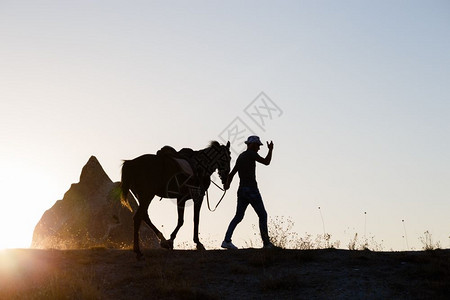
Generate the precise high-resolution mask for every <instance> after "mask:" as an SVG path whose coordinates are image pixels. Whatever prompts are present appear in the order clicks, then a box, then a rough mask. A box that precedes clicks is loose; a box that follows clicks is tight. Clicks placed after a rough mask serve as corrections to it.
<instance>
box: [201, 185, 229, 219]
mask: <svg viewBox="0 0 450 300" xmlns="http://www.w3.org/2000/svg"><path fill="white" fill-rule="evenodd" d="M211 182H212V183H213V184H214V185H215V186H217V187H218V188H219V189H220V190H221V191H223V195H222V197H220V200H219V202H217V204H216V206H215V207H214V209H211V206H210V204H209V194H208V190H206V203H207V204H208V209H209V211H210V212H215V211H216V209H217V207H218V206H219V204H220V202H222V200H223V198H224V197H225V194H226V193H227V191H226V190H225V189H223V188H221V187H220V186H219V185H218V184H217V183H215V182H214V181H212V180H211Z"/></svg>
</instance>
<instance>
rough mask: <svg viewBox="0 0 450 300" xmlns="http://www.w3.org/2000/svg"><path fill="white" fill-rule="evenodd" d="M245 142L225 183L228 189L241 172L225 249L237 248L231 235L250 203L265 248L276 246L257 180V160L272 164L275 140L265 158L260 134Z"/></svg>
mask: <svg viewBox="0 0 450 300" xmlns="http://www.w3.org/2000/svg"><path fill="white" fill-rule="evenodd" d="M245 144H247V150H246V151H244V152H242V153H241V154H240V155H239V157H238V158H237V160H236V164H235V166H234V168H233V170H231V172H230V174H229V175H228V178H227V181H226V183H225V185H224V188H225V190H228V189H229V188H230V184H231V182H232V181H233V177H234V175H236V173H238V174H239V179H240V181H239V188H238V192H237V208H236V214H235V216H234V217H233V219H232V220H231V222H230V225H229V226H228V229H227V232H226V234H225V239H224V241H223V242H222V245H221V246H222V248H225V249H237V247H236V246H235V245H234V244H233V243H232V242H231V237H232V235H233V231H234V229H235V228H236V226H237V225H238V224H239V223H240V222H241V221H242V219H243V218H244V215H245V210H246V209H247V207H248V205H249V204H250V205H251V206H252V207H253V209H254V210H255V212H256V214H257V215H258V218H259V230H260V233H261V238H262V240H263V243H264V248H274V245H273V244H272V243H271V242H270V239H269V234H268V229H267V212H266V209H265V208H264V203H263V201H262V197H261V194H260V192H259V189H258V183H257V182H256V162H259V163H261V164H263V165H266V166H268V165H269V164H270V161H271V160H272V151H273V142H272V141H270V143H269V142H267V147H268V148H269V152H268V153H267V155H266V157H265V158H263V157H261V156H260V155H259V154H258V151H259V149H260V148H261V146H262V145H263V143H261V140H260V139H259V137H258V136H255V135H252V136H249V137H248V139H247V141H246V142H245Z"/></svg>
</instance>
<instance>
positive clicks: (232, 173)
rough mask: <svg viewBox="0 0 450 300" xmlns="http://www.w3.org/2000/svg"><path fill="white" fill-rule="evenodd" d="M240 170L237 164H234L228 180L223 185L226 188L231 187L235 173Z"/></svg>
mask: <svg viewBox="0 0 450 300" xmlns="http://www.w3.org/2000/svg"><path fill="white" fill-rule="evenodd" d="M237 171H238V168H237V164H236V165H235V166H234V168H233V170H231V172H230V174H228V178H227V182H225V184H224V185H223V188H224V190H228V189H229V188H230V185H231V182H232V181H233V177H234V175H236V173H237Z"/></svg>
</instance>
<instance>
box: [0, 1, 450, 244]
mask: <svg viewBox="0 0 450 300" xmlns="http://www.w3.org/2000/svg"><path fill="white" fill-rule="evenodd" d="M449 30H450V2H448V1H312V0H311V1H226V2H224V1H157V2H156V1H20V0H18V1H17V0H16V1H5V0H0V41H1V42H0V101H1V102H0V105H1V106H0V125H1V126H0V139H1V147H0V164H1V166H2V167H1V170H2V172H1V174H0V189H1V190H2V200H1V201H2V209H1V210H0V236H1V241H0V248H4V247H12V248H14V247H28V246H29V244H30V243H31V237H32V232H33V229H34V226H35V225H36V223H37V222H38V221H39V219H40V217H41V216H42V214H43V213H44V212H45V210H46V209H49V208H50V207H51V206H52V205H53V204H54V203H55V201H56V200H59V199H62V198H63V196H64V193H65V192H66V191H67V190H68V189H69V188H70V185H71V184H72V183H76V182H78V180H79V175H80V172H81V168H82V167H83V165H84V164H85V163H86V162H87V161H88V159H89V157H90V156H91V155H95V156H96V157H97V158H98V160H99V161H100V163H101V164H102V165H103V167H104V169H105V171H106V172H107V174H108V175H109V176H110V178H111V179H112V180H113V181H119V179H120V167H121V163H122V160H123V159H132V158H134V157H136V156H139V155H141V154H144V153H155V152H156V151H157V150H158V149H159V148H161V147H162V146H164V145H172V146H174V147H175V148H177V149H180V148H182V147H190V148H194V149H201V148H204V147H206V146H207V144H208V142H209V141H210V140H214V139H218V140H220V139H221V138H223V137H224V134H226V133H227V132H228V131H226V129H230V128H231V127H232V126H233V125H236V124H238V125H239V124H240V125H239V126H241V128H244V127H242V123H244V124H245V125H246V126H247V127H246V129H250V130H251V131H253V132H254V133H255V134H258V135H260V137H261V139H262V140H263V141H267V140H273V141H274V144H275V149H274V155H273V160H272V164H271V165H270V166H268V167H265V166H262V165H259V166H258V167H257V176H258V182H259V186H260V190H261V193H262V196H263V199H264V202H265V205H266V209H267V212H268V214H269V216H270V217H275V216H284V217H290V218H291V219H292V220H293V221H294V222H295V228H294V229H295V231H296V232H298V234H299V235H300V236H304V234H305V232H307V233H309V234H312V235H314V236H315V235H316V234H322V233H323V226H322V219H321V216H320V212H321V213H322V216H323V220H324V223H325V231H326V232H328V233H330V234H331V235H332V238H331V239H332V240H333V241H334V240H340V242H341V247H342V248H346V247H347V244H348V243H349V241H350V239H351V238H352V237H353V236H354V234H355V233H358V234H359V236H362V235H363V234H364V232H366V236H367V237H372V236H373V237H374V239H375V240H376V241H377V242H378V243H382V245H383V247H384V249H385V250H390V249H394V250H405V249H406V247H407V245H406V239H405V237H404V236H405V231H406V237H407V242H408V245H409V247H410V248H415V249H420V248H421V243H420V241H419V237H420V236H423V232H424V231H426V230H428V231H430V232H431V233H432V235H433V238H434V239H435V240H436V241H440V242H441V245H442V246H443V247H446V248H448V247H450V218H449V212H450V158H449V153H450V140H449V137H450V118H449V117H448V115H449V113H450V34H449V32H450V31H449ZM261 92H264V93H265V95H266V96H267V97H269V99H270V100H271V102H270V104H271V105H272V108H273V107H275V106H274V105H276V107H277V108H278V110H275V111H270V112H273V115H270V116H269V115H268V114H267V113H268V111H267V110H264V109H263V108H261V109H260V113H261V114H264V113H265V116H267V117H263V119H259V120H264V122H265V123H264V126H262V127H258V125H257V124H256V123H254V122H253V121H252V119H251V118H250V116H252V115H251V114H250V116H249V115H248V114H246V112H250V111H251V110H252V109H254V108H255V107H256V108H257V107H258V105H259V104H260V103H261V102H258V101H261V99H260V98H257V96H258V95H260V93H261ZM255 99H256V101H255V102H253V101H254V100H255ZM269 117H272V118H269ZM236 118H238V119H236ZM236 120H237V121H236ZM236 122H237V123H236ZM239 122H241V123H239ZM230 126H231V127H230ZM244 134H245V133H244ZM232 142H233V147H234V149H240V148H239V146H238V145H237V142H236V141H232ZM266 153H267V147H262V149H261V152H260V154H261V155H262V156H265V154H266ZM233 156H234V158H236V154H233ZM237 185H238V183H237V181H235V182H234V183H233V185H232V187H231V189H230V191H229V192H228V194H227V196H226V198H225V200H224V201H223V204H221V206H219V208H218V210H217V211H216V212H214V213H211V212H209V211H207V209H206V205H204V207H203V210H202V216H201V223H200V233H201V238H202V239H203V241H205V242H206V244H208V243H210V244H212V245H216V247H219V246H220V242H221V241H222V239H223V236H224V234H225V231H226V227H227V226H228V223H229V221H230V220H231V219H232V217H233V214H234V210H235V206H236V190H237ZM211 197H212V198H213V199H212V201H213V202H214V200H218V198H219V197H220V192H219V191H217V190H214V187H211ZM319 206H320V207H321V211H320V212H319V210H318V207H319ZM150 211H151V212H150V216H151V217H152V219H153V220H154V223H155V224H156V225H157V226H158V227H159V228H161V229H162V231H163V232H164V233H165V234H166V236H168V235H169V234H170V232H171V231H172V229H173V227H174V226H175V223H176V207H175V205H174V204H173V203H172V202H171V201H170V200H166V201H161V202H160V201H159V199H155V201H154V202H153V203H152V205H151V206H150ZM364 212H367V215H366V217H365V215H364ZM402 220H405V222H404V223H402ZM252 224H257V217H256V214H255V213H254V212H253V210H251V209H249V210H248V211H247V214H246V217H245V221H243V222H242V223H241V224H240V225H238V227H237V229H236V231H235V234H234V236H233V241H234V242H235V244H237V245H238V246H240V247H242V246H245V244H246V243H248V241H250V240H251V239H255V237H254V235H253V233H254V230H253V228H252ZM403 225H405V226H403ZM191 240H192V206H190V207H189V208H188V209H187V211H186V222H185V225H184V226H183V228H182V229H181V231H180V233H179V236H178V239H177V240H176V243H182V242H189V243H191ZM214 241H216V242H214Z"/></svg>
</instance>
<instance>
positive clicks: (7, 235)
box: [0, 163, 56, 249]
mask: <svg viewBox="0 0 450 300" xmlns="http://www.w3.org/2000/svg"><path fill="white" fill-rule="evenodd" d="M0 188H1V195H2V208H1V209H0V237H1V238H0V249H5V248H28V247H30V245H31V241H32V236H33V230H34V227H35V226H36V224H37V222H38V221H39V219H40V217H41V216H42V214H43V213H44V211H45V210H46V209H48V208H49V205H51V203H52V202H54V201H55V200H56V199H54V198H52V196H51V192H52V190H53V191H54V190H55V189H54V188H53V189H52V181H51V180H50V179H49V177H48V176H46V174H42V173H41V172H39V171H38V169H37V168H33V167H30V166H25V165H23V164H20V163H18V164H17V163H16V164H14V163H10V164H9V165H5V166H3V168H2V172H1V174H0Z"/></svg>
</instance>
